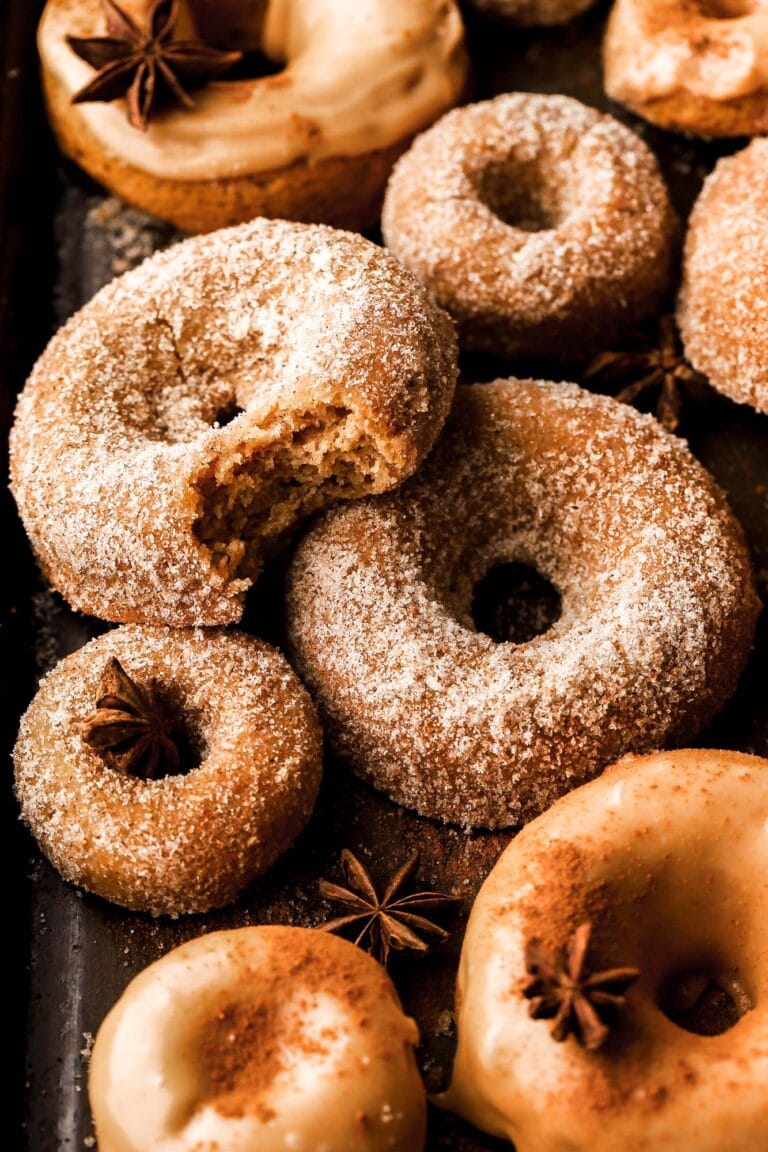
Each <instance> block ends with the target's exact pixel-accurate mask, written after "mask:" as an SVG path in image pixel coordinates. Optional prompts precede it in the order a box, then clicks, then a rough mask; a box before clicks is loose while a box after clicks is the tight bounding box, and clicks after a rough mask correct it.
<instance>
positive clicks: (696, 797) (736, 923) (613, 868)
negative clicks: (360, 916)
mask: <svg viewBox="0 0 768 1152" xmlns="http://www.w3.org/2000/svg"><path fill="white" fill-rule="evenodd" d="M766 827H768V761H766V760H762V759H758V758H757V757H755V756H744V755H741V754H739V753H737V752H709V751H707V752H705V751H684V752H673V753H658V754H656V755H653V756H643V757H634V756H629V757H627V758H626V759H624V760H622V761H621V763H619V764H617V765H616V766H615V767H613V768H611V769H609V770H608V771H607V772H606V773H605V775H604V776H603V777H602V778H601V779H600V780H595V781H593V782H592V783H591V784H587V785H585V786H584V787H583V788H579V789H578V790H577V791H576V792H572V793H571V794H570V796H566V797H565V798H564V799H562V800H560V801H559V802H558V803H557V804H556V805H555V806H554V808H551V809H550V810H549V811H548V812H545V813H544V815H543V816H540V817H539V819H538V820H536V821H535V822H534V823H533V824H530V825H529V826H528V827H527V828H526V829H524V831H523V832H521V834H520V835H519V836H518V837H517V838H516V839H515V840H513V841H512V843H511V844H510V845H509V847H508V848H507V849H506V851H505V852H504V854H503V855H502V857H501V859H500V860H499V862H498V863H497V865H496V867H495V868H494V869H493V871H492V872H491V874H490V876H489V877H488V879H487V880H486V881H485V884H484V885H483V887H482V888H481V890H480V894H479V896H478V897H477V900H476V901H475V905H474V908H473V909H472V915H471V917H470V921H469V926H468V928H467V934H466V937H465V939H464V945H463V950H462V956H461V965H460V969H459V977H458V985H457V992H456V998H457V1005H458V1013H457V1027H458V1034H459V1042H458V1050H457V1054H456V1062H455V1065H454V1070H453V1082H452V1084H451V1087H450V1089H449V1091H448V1093H447V1095H446V1096H445V1097H444V1098H443V1101H442V1102H443V1103H444V1104H445V1106H446V1107H448V1108H450V1109H453V1110H455V1111H456V1112H458V1113H460V1115H462V1116H464V1117H465V1118H466V1119H468V1120H470V1121H471V1122H472V1123H473V1124H475V1125H477V1126H478V1127H479V1128H482V1129H483V1130H484V1131H485V1132H489V1133H492V1134H493V1135H495V1136H502V1137H506V1138H507V1139H508V1140H511V1141H514V1145H515V1148H516V1149H517V1152H561V1149H565V1148H568V1149H569V1150H571V1152H629V1150H630V1149H631V1150H632V1152H680V1150H681V1149H695V1150H696V1152H724V1150H725V1149H728V1152H763V1150H764V1149H765V1139H766V1133H767V1132H768V886H766V883H765V877H766V875H768V837H767V836H766ZM586 923H589V924H591V928H592V932H591V939H589V944H588V951H587V953H586V970H585V973H584V974H585V975H586V974H587V973H590V972H591V973H592V974H593V975H594V974H597V973H598V972H604V973H606V975H608V972H607V971H606V970H610V969H616V968H617V967H622V968H623V967H625V966H632V967H634V968H635V969H639V973H640V974H639V979H637V981H636V983H634V984H633V985H632V986H631V987H630V988H629V990H628V991H627V992H626V1003H625V1004H624V1005H623V1006H619V1005H617V1006H616V1007H617V1008H618V1009H619V1010H618V1011H615V1012H614V1013H613V1014H608V1013H605V1009H604V1002H603V1006H602V1011H601V1005H600V1003H599V1001H596V1002H593V1007H594V1009H596V1010H597V1011H598V1012H600V1015H601V1016H603V1019H604V1022H605V1024H607V1025H608V1026H609V1027H610V1030H609V1032H608V1034H607V1036H606V1035H605V1034H604V1033H603V1037H604V1038H603V1039H602V1041H601V1046H600V1047H599V1048H598V1049H597V1050H590V1049H589V1048H588V1047H587V1046H586V1042H588V1041H589V1040H590V1039H591V1036H590V1032H589V1031H586V1030H583V1029H581V1028H580V1027H579V1023H578V1020H574V1018H573V1016H572V1015H571V1014H570V1013H569V1016H568V1017H567V1018H566V1020H567V1024H566V1027H568V1025H570V1027H569V1028H568V1034H567V1036H566V1038H565V1042H564V1043H560V1044H557V1043H555V1042H554V1041H553V1039H552V1035H551V1034H550V1027H549V1026H548V1023H547V1021H546V1020H545V1019H540V1018H532V1015H531V1012H532V1011H533V1012H534V1013H536V1014H537V1015H538V1014H539V1013H541V1011H542V1008H544V1005H542V1004H538V1005H537V1004H536V1003H535V1001H534V1000H530V1001H529V1000H528V999H527V998H526V995H525V991H526V984H527V983H528V982H527V980H526V969H527V971H528V973H529V974H533V975H535V974H536V969H537V968H539V965H538V963H537V960H538V956H537V953H539V954H540V953H541V952H542V951H543V953H544V954H545V957H546V956H550V957H557V956H558V955H559V956H562V954H563V953H564V952H565V949H566V946H567V944H568V942H569V940H572V939H574V936H576V933H577V931H578V932H579V934H581V930H580V926H581V925H583V924H586ZM572 934H573V935H572ZM532 959H533V961H534V963H533V964H531V960H532ZM563 959H564V958H563ZM561 963H563V960H560V961H559V962H558V963H557V968H558V969H559V967H560V964H561ZM563 966H564V965H563ZM539 971H540V969H539ZM608 983H609V984H610V982H608ZM593 986H594V982H593ZM541 987H542V983H539V986H538V987H534V988H531V987H530V986H529V987H528V989H527V991H528V995H530V994H531V992H533V993H536V994H538V993H539V992H540V989H541ZM697 994H698V996H697ZM696 998H698V1000H699V1003H698V1004H696V1002H695V999H696ZM707 1001H709V1004H708V1003H707ZM718 1001H719V1003H718ZM582 1004H583V1000H582ZM685 1013H687V1014H688V1018H687V1020H686V1019H685V1015H684V1014H685ZM545 1014H546V1015H552V1010H551V1008H549V1009H545ZM707 1017H709V1019H707ZM676 1020H677V1021H681V1020H682V1021H684V1023H683V1024H682V1026H681V1023H679V1022H675V1021H676ZM550 1025H551V1021H550ZM730 1026H733V1027H732V1030H729V1031H723V1029H725V1028H729V1027H730ZM590 1027H591V1028H594V1025H590V1024H587V1028H590ZM689 1029H690V1030H689ZM714 1033H717V1034H714ZM592 1035H594V1032H593V1033H592ZM580 1040H581V1043H580Z"/></svg>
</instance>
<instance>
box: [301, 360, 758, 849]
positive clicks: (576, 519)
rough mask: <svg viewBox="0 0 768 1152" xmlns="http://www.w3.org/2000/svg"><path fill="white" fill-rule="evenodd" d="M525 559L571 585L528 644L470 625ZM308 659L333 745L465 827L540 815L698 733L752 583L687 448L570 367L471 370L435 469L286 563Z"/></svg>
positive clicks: (365, 771) (374, 778)
mask: <svg viewBox="0 0 768 1152" xmlns="http://www.w3.org/2000/svg"><path fill="white" fill-rule="evenodd" d="M510 562H518V563H523V564H526V565H529V566H532V567H534V568H535V569H536V570H537V571H538V572H539V573H541V574H542V575H543V576H545V577H546V578H547V579H548V580H549V581H551V584H552V585H553V586H554V588H555V589H556V591H557V592H558V593H559V595H560V598H561V605H562V607H561V613H560V617H559V619H557V620H556V622H555V623H554V625H553V626H552V627H551V628H550V629H549V630H548V631H546V632H544V633H543V634H540V635H536V636H535V637H534V638H533V639H531V640H530V641H529V642H527V643H522V644H515V643H512V642H494V640H493V639H492V638H491V636H490V635H486V634H484V633H482V632H480V631H478V630H477V627H476V625H475V623H474V616H473V600H474V597H475V590H476V588H477V587H478V585H480V584H482V582H483V580H484V579H485V578H486V576H487V574H488V573H489V572H493V571H494V570H495V569H496V567H497V566H499V565H505V564H508V563H510ZM287 605H288V607H287V623H288V635H289V641H290V646H291V650H292V654H293V662H294V666H295V667H297V668H298V670H299V673H300V675H301V676H302V679H303V680H304V682H305V683H306V684H307V685H308V686H309V688H310V691H311V692H312V693H313V694H314V696H315V698H316V700H317V703H318V705H319V709H320V714H321V720H322V721H323V725H324V731H325V733H326V736H327V738H328V739H329V741H330V744H331V746H332V747H333V748H334V749H335V751H336V752H337V753H338V755H339V756H340V757H341V758H342V759H344V760H345V761H347V762H348V763H349V764H351V765H352V767H353V768H354V770H355V771H356V772H357V773H358V774H359V775H361V776H362V777H364V778H365V779H366V780H368V781H370V782H371V783H372V784H373V785H374V786H375V787H376V788H379V789H381V790H382V791H384V792H385V793H386V794H387V795H388V796H389V797H390V798H391V799H392V800H394V801H395V802H397V803H399V804H404V805H405V806H406V807H408V808H415V809H416V810H417V811H418V812H421V813H422V814H423V815H426V816H431V817H435V818H438V819H441V820H445V821H451V822H456V823H461V824H463V825H467V826H473V825H474V826H482V827H488V828H499V827H506V826H508V825H512V824H517V823H520V822H521V821H525V820H529V819H530V818H531V817H533V816H536V815H537V814H538V813H539V812H541V811H543V809H544V808H546V807H548V806H549V805H550V804H551V803H552V802H553V801H554V800H555V799H556V798H557V797H558V796H561V795H562V794H563V793H564V792H567V791H569V790H570V789H571V788H574V787H575V786H576V785H577V784H580V783H583V782H584V781H585V780H587V779H589V778H590V777H592V776H594V775H596V774H597V773H599V772H600V771H601V770H602V769H603V768H604V767H605V766H606V765H607V764H610V763H612V761H614V760H615V759H617V758H618V757H619V756H620V755H622V754H623V753H625V752H627V751H629V750H636V751H644V750H646V749H649V748H654V747H658V746H660V745H663V744H680V743H684V742H687V741H690V739H691V738H692V737H693V736H694V735H695V734H696V733H697V732H698V731H699V729H701V728H702V726H703V725H704V724H706V723H707V721H708V720H709V719H710V718H711V717H712V716H713V715H714V714H715V713H716V712H717V711H718V709H719V708H720V707H721V706H722V704H723V703H724V702H725V700H727V699H728V697H729V696H730V695H731V693H732V692H733V690H734V688H735V686H736V682H737V679H738V677H739V674H740V672H741V669H742V667H743V665H744V661H745V659H746V657H747V654H748V652H749V649H750V645H751V641H752V636H753V631H754V626H755V620H756V617H757V613H758V610H759V609H758V600H757V596H756V592H755V589H754V584H753V577H752V574H751V570H750V562H749V557H748V554H747V550H746V547H745V544H744V540H743V537H742V533H741V530H740V528H739V526H738V525H737V523H736V522H735V520H734V518H733V516H732V515H731V513H730V511H729V510H728V508H727V505H726V503H725V500H724V498H723V496H722V494H721V493H720V491H719V490H718V488H717V487H716V485H715V484H714V482H713V481H712V479H711V478H710V477H709V475H708V474H707V473H706V472H705V471H704V469H703V468H702V467H701V466H700V465H699V464H698V463H697V462H696V461H695V460H694V459H693V457H692V456H691V455H690V453H689V451H688V449H687V447H686V446H685V445H684V444H683V443H681V442H680V441H679V440H677V439H676V438H675V437H673V436H670V435H669V434H668V433H666V432H664V431H663V429H662V428H661V427H660V426H659V424H658V423H657V422H656V421H655V420H654V419H653V418H651V417H648V416H642V415H640V414H639V413H638V412H636V411H634V410H633V409H630V408H628V407H627V406H626V405H623V404H619V403H618V402H617V401H615V400H612V399H610V398H607V397H601V396H596V395H593V394H591V393H587V392H584V391H582V390H581V389H580V388H578V387H576V385H573V384H551V383H543V382H540V381H531V380H503V381H496V382H495V383H493V384H477V385H466V386H462V387H461V388H460V389H459V391H458V393H457V399H456V403H455V406H454V410H453V412H452V414H451V417H450V419H449V424H448V426H447V430H446V432H445V433H444V435H443V437H442V438H441V439H440V441H439V443H438V446H437V448H436V449H435V450H434V452H433V453H432V455H431V456H430V457H429V459H428V460H427V462H426V464H425V466H424V467H423V468H422V469H421V471H420V472H419V473H418V474H417V476H416V477H414V478H413V479H412V480H411V481H409V482H408V484H406V485H405V486H404V487H403V488H402V489H400V490H399V491H398V492H397V493H394V494H392V495H391V496H388V497H384V498H380V499H374V500H366V501H363V502H361V503H359V504H356V505H350V506H348V507H346V508H344V509H338V510H336V511H334V512H333V513H331V514H329V515H328V516H326V517H324V518H323V519H321V520H320V521H319V522H318V523H317V524H316V525H315V526H313V527H312V528H311V529H310V531H309V532H308V533H307V535H306V537H305V538H304V539H303V541H302V542H301V544H300V545H299V547H298V549H297V552H296V555H295V558H294V561H293V563H292V567H291V569H290V571H289V579H288V591H287Z"/></svg>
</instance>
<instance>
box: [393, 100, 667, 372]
mask: <svg viewBox="0 0 768 1152" xmlns="http://www.w3.org/2000/svg"><path fill="white" fill-rule="evenodd" d="M382 228H383V232H384V239H385V241H386V244H387V247H388V248H390V249H391V251H392V252H394V254H395V256H397V258H398V259H399V260H400V261H402V263H403V264H405V266H406V267H407V268H410V269H411V271H412V272H414V273H415V274H416V275H417V276H418V277H419V279H420V280H421V281H422V282H423V283H424V284H426V286H427V287H428V288H429V290H430V291H431V292H432V293H433V295H434V296H435V297H436V298H437V300H438V302H439V303H440V304H441V305H442V307H444V308H446V309H447V310H448V311H449V312H450V313H451V315H452V316H453V318H454V320H456V322H457V324H458V326H459V336H460V340H461V341H462V342H463V343H464V344H465V345H466V346H467V347H469V348H481V349H485V350H487V351H489V352H492V353H495V354H498V355H504V356H507V357H509V358H516V357H527V358H535V359H546V360H550V361H551V360H559V361H565V362H568V361H582V360H585V359H587V358H588V357H589V356H590V355H591V354H592V352H594V351H595V350H599V349H600V348H605V347H606V346H608V345H609V344H610V341H611V340H612V339H614V338H615V337H617V335H618V334H619V333H620V332H621V331H622V330H623V329H624V328H625V327H626V325H627V324H630V323H634V322H635V321H639V320H640V319H642V318H643V317H645V316H647V315H650V314H651V313H653V312H654V310H655V309H656V308H657V306H658V304H659V301H660V299H661V297H662V296H663V294H664V292H665V290H666V289H667V287H668V285H669V280H670V271H671V261H672V256H673V249H674V245H673V237H674V235H675V231H676V221H675V216H674V213H673V210H672V207H671V205H670V202H669V197H668V195H667V191H666V188H665V186H664V182H663V180H662V178H661V175H660V174H659V170H658V167H657V165H656V161H655V159H654V158H653V156H652V154H651V152H650V151H649V150H648V148H646V146H645V144H643V143H642V141H641V140H639V139H638V138H637V137H636V136H635V135H634V134H633V133H632V132H630V131H629V129H628V128H625V127H624V126H623V125H621V124H619V123H618V121H617V120H614V119H612V118H611V117H610V116H604V115H602V114H601V113H600V112H596V111H595V109H594V108H587V107H586V106H585V105H583V104H580V103H579V102H578V101H577V100H571V99H569V98H568V97H567V96H540V95H537V94H531V93H508V94H505V95H503V96H497V97H496V99H495V100H489V101H487V102H484V103H482V104H472V105H469V106H467V107H465V108H458V109H456V110H455V111H454V112H450V113H448V115H447V116H444V117H443V119H442V120H440V121H439V123H437V124H436V125H435V126H434V127H433V128H431V129H430V130H429V131H428V132H425V133H424V135H423V136H420V137H419V138H418V140H417V141H416V142H415V144H414V145H413V147H412V148H411V149H410V151H409V152H407V153H406V155H405V156H403V158H402V159H401V160H400V161H398V164H397V166H396V168H395V170H394V172H393V174H392V177H391V179H390V182H389V185H388V187H387V194H386V198H385V201H384V214H383V220H382Z"/></svg>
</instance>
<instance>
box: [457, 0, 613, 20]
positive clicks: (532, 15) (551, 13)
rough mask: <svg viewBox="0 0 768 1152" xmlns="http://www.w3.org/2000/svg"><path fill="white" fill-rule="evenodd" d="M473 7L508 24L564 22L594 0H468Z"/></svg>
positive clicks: (587, 6) (590, 5)
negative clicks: (506, 21)
mask: <svg viewBox="0 0 768 1152" xmlns="http://www.w3.org/2000/svg"><path fill="white" fill-rule="evenodd" d="M470 3H471V5H472V7H473V8H478V9H479V10H480V11H481V12H488V13H490V14H491V15H492V16H498V17H499V18H500V19H502V20H508V21H509V23H510V24H521V25H523V26H528V25H542V26H545V25H552V24H566V23H567V22H568V21H569V20H573V18H574V17H575V16H579V15H581V13H582V12H586V10H587V8H591V7H592V5H593V4H594V3H595V0H470Z"/></svg>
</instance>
